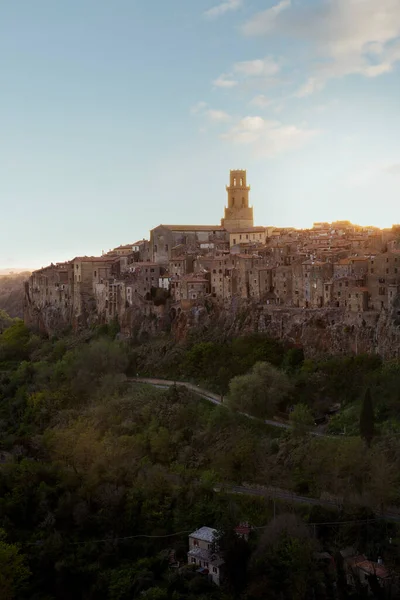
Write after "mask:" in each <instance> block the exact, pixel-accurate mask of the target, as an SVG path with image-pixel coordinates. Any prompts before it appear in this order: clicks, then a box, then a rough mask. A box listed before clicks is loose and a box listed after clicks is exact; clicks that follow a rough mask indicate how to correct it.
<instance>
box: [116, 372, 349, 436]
mask: <svg viewBox="0 0 400 600" xmlns="http://www.w3.org/2000/svg"><path fill="white" fill-rule="evenodd" d="M128 381H130V382H131V383H145V384H148V385H153V386H155V387H158V388H165V389H166V388H169V387H171V386H173V385H182V386H183V387H185V388H187V389H188V390H191V391H192V392H194V393H195V394H197V395H198V396H200V397H201V398H204V399H205V400H208V401H209V402H212V403H213V404H216V405H218V406H223V407H224V408H227V406H226V404H224V403H223V402H222V401H221V396H219V395H218V394H214V393H213V392H210V391H209V390H205V389H204V388H201V387H199V386H198V385H194V384H193V383H189V382H188V381H171V380H169V379H153V378H151V377H131V378H129V379H128ZM239 414H241V415H243V416H244V417H247V418H248V419H254V420H255V421H258V420H260V419H257V418H256V417H253V416H252V415H249V414H247V413H243V412H241V413H239ZM263 422H264V423H265V425H271V426H272V427H280V428H281V429H291V425H289V424H288V423H280V422H279V421H275V420H273V419H265V421H263ZM309 433H310V434H311V435H315V436H317V437H325V438H332V439H338V437H337V436H334V435H328V434H326V433H321V432H319V431H310V432H309Z"/></svg>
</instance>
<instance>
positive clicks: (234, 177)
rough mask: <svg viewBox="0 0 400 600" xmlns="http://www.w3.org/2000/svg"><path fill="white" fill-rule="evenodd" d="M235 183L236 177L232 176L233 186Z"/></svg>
mask: <svg viewBox="0 0 400 600" xmlns="http://www.w3.org/2000/svg"><path fill="white" fill-rule="evenodd" d="M235 185H236V177H234V178H233V186H235Z"/></svg>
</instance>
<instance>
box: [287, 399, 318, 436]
mask: <svg viewBox="0 0 400 600" xmlns="http://www.w3.org/2000/svg"><path fill="white" fill-rule="evenodd" d="M289 421H290V424H291V426H292V428H293V433H295V434H296V435H305V434H306V433H307V432H308V431H309V430H310V429H311V428H312V426H313V425H314V419H313V416H312V414H311V411H310V409H309V408H308V406H306V405H305V404H297V405H296V406H295V407H294V409H293V411H292V412H291V413H290V416H289Z"/></svg>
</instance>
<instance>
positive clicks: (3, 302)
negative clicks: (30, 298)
mask: <svg viewBox="0 0 400 600" xmlns="http://www.w3.org/2000/svg"><path fill="white" fill-rule="evenodd" d="M28 276H29V272H24V273H16V274H12V275H0V309H2V310H5V311H6V312H7V313H8V314H9V315H10V317H20V318H21V319H22V317H23V303H24V288H23V283H24V281H25V279H27V277H28Z"/></svg>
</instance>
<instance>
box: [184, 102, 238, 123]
mask: <svg viewBox="0 0 400 600" xmlns="http://www.w3.org/2000/svg"><path fill="white" fill-rule="evenodd" d="M190 113H191V114H192V115H199V116H201V117H206V118H207V119H208V120H209V121H212V122H213V123H226V122H228V121H230V120H231V116H230V115H228V113H227V112H225V111H224V110H217V109H215V108H208V104H207V102H197V104H195V105H194V106H192V108H191V109H190Z"/></svg>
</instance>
